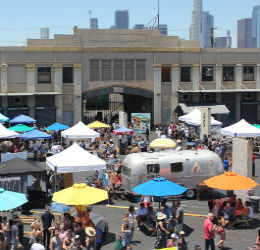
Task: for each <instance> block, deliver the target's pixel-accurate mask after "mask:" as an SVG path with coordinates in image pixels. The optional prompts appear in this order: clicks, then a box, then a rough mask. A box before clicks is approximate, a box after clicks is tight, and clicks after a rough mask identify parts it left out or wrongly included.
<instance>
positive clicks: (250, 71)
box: [243, 66, 255, 81]
mask: <svg viewBox="0 0 260 250" xmlns="http://www.w3.org/2000/svg"><path fill="white" fill-rule="evenodd" d="M254 79H255V78H254V67H253V66H245V67H244V68H243V80H244V81H254Z"/></svg>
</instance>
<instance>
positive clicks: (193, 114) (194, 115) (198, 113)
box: [178, 108, 201, 122]
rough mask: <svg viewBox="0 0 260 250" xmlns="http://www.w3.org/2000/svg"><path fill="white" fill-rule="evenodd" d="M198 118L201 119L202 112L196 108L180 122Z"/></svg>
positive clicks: (182, 117) (181, 118)
mask: <svg viewBox="0 0 260 250" xmlns="http://www.w3.org/2000/svg"><path fill="white" fill-rule="evenodd" d="M196 117H201V112H200V110H199V109H197V108H195V109H193V110H192V111H191V112H190V113H188V114H186V115H183V116H180V117H179V118H178V119H179V120H180V121H183V122H185V121H187V120H190V119H192V118H196Z"/></svg>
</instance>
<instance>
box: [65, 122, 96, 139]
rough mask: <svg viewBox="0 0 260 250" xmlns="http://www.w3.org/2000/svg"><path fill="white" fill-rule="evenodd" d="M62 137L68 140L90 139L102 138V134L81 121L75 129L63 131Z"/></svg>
mask: <svg viewBox="0 0 260 250" xmlns="http://www.w3.org/2000/svg"><path fill="white" fill-rule="evenodd" d="M61 136H62V137H64V138H68V139H88V138H96V137H100V134H99V133H97V132H96V131H94V130H93V129H91V128H89V127H88V126H86V125H85V124H84V123H83V122H81V121H80V122H78V123H77V124H76V125H74V126H73V127H71V128H68V129H66V130H64V131H62V132H61Z"/></svg>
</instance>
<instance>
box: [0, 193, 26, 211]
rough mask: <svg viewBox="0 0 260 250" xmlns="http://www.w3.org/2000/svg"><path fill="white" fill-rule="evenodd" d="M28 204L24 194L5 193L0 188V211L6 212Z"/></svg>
mask: <svg viewBox="0 0 260 250" xmlns="http://www.w3.org/2000/svg"><path fill="white" fill-rule="evenodd" d="M26 202H28V200H27V198H26V196H25V194H21V193H16V192H12V191H6V190H4V189H3V188H0V211H7V210H11V209H14V208H17V207H19V206H21V205H23V204H24V203H26Z"/></svg>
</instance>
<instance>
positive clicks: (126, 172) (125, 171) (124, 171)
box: [121, 165, 131, 176]
mask: <svg viewBox="0 0 260 250" xmlns="http://www.w3.org/2000/svg"><path fill="white" fill-rule="evenodd" d="M121 173H122V174H123V175H125V176H130V174H131V169H130V168H128V167H126V166H124V165H121Z"/></svg>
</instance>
